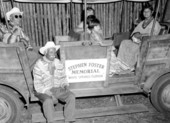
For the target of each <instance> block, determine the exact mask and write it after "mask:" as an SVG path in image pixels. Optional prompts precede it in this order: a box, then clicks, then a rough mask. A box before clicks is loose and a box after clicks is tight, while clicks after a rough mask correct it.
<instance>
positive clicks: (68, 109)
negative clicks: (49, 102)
mask: <svg viewBox="0 0 170 123" xmlns="http://www.w3.org/2000/svg"><path fill="white" fill-rule="evenodd" d="M56 98H57V99H59V100H61V101H63V102H66V104H65V107H64V116H65V121H75V116H74V114H75V95H74V93H72V92H71V91H69V90H68V91H63V90H62V89H61V91H60V94H56Z"/></svg>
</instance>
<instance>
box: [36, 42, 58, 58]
mask: <svg viewBox="0 0 170 123" xmlns="http://www.w3.org/2000/svg"><path fill="white" fill-rule="evenodd" d="M50 48H55V49H56V51H57V50H58V49H60V45H55V44H54V42H53V41H48V42H47V43H46V44H45V46H44V47H41V48H40V49H39V51H40V53H41V54H43V55H44V54H45V52H46V51H47V49H50Z"/></svg>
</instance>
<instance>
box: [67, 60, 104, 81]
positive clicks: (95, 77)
mask: <svg viewBox="0 0 170 123" xmlns="http://www.w3.org/2000/svg"><path fill="white" fill-rule="evenodd" d="M65 67H66V75H67V80H68V82H69V83H71V82H88V81H105V80H106V68H107V59H81V60H66V61H65Z"/></svg>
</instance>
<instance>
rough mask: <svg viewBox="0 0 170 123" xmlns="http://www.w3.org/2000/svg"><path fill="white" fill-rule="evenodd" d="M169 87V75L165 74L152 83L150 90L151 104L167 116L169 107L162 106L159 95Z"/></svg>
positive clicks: (169, 110) (169, 111)
mask: <svg viewBox="0 0 170 123" xmlns="http://www.w3.org/2000/svg"><path fill="white" fill-rule="evenodd" d="M168 85H170V74H166V75H163V76H161V77H160V78H159V79H157V80H156V82H155V83H154V85H153V87H152V90H151V102H152V104H153V106H154V107H155V108H156V109H157V110H158V111H159V112H162V113H165V114H169V113H170V107H167V106H166V105H164V103H163V102H162V100H161V95H162V92H163V90H164V89H165V88H166V87H167V86H168Z"/></svg>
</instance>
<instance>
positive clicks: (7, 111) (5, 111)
mask: <svg viewBox="0 0 170 123" xmlns="http://www.w3.org/2000/svg"><path fill="white" fill-rule="evenodd" d="M10 116H11V106H10V104H9V103H8V101H7V100H5V99H4V98H2V97H0V123H6V122H7V121H8V120H9V119H10Z"/></svg>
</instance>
